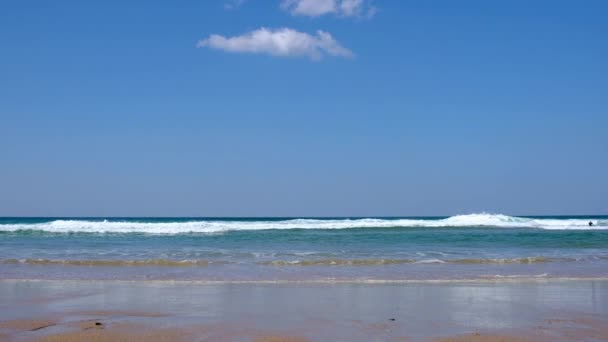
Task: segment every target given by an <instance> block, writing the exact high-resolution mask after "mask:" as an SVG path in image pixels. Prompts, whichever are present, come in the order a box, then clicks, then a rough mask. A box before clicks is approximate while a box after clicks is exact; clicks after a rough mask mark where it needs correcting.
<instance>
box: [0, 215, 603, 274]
mask: <svg viewBox="0 0 608 342" xmlns="http://www.w3.org/2000/svg"><path fill="white" fill-rule="evenodd" d="M589 222H591V223H592V225H591V226H590V225H589ZM531 278H533V279H545V278H593V279H596V278H608V216H551V217H548V216H543V217H513V216H506V215H495V214H470V215H459V216H452V217H399V218H397V217H391V218H386V217H384V218H0V279H61V280H70V279H73V280H164V281H166V280H176V281H182V280H183V281H201V282H342V281H343V282H372V283H376V282H410V281H452V280H457V281H463V280H474V281H480V280H481V281H483V280H489V281H494V280H496V279H513V280H517V279H531Z"/></svg>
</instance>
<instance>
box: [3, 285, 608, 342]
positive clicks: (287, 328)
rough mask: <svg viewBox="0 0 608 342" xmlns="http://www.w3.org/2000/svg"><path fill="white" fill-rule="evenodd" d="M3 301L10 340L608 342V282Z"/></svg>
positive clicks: (18, 295)
mask: <svg viewBox="0 0 608 342" xmlns="http://www.w3.org/2000/svg"><path fill="white" fill-rule="evenodd" d="M0 299H1V301H0V303H2V304H0V339H6V340H23V341H29V340H46V341H72V340H75V341H76V340H83V339H87V340H95V341H110V340H134V341H137V340H142V341H143V340H146V341H169V340H170V341H179V340H188V341H191V340H201V341H330V340H331V341H338V340H343V341H347V340H348V341H373V340H378V341H439V340H441V341H488V342H490V341H548V340H552V341H575V340H589V341H593V340H597V341H601V340H604V339H605V338H608V329H606V328H605V327H606V326H608V324H606V323H608V280H606V279H602V280H588V279H587V280H584V279H577V280H572V279H571V280H556V279H542V281H538V280H536V281H530V280H528V281H525V280H524V281H522V280H521V279H518V281H513V280H506V281H504V280H499V281H494V282H484V281H464V282H463V281H453V282H450V283H446V282H440V283H432V282H412V283H398V284H396V283H384V284H378V283H353V282H350V283H202V282H184V281H162V282H159V281H150V282H147V281H121V280H119V281H90V280H84V281H83V280H6V279H3V280H0ZM96 323H99V325H96Z"/></svg>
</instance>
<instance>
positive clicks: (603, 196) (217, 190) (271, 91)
mask: <svg viewBox="0 0 608 342" xmlns="http://www.w3.org/2000/svg"><path fill="white" fill-rule="evenodd" d="M606 18H608V2H606V1H597V0H588V1H584V2H575V1H559V0H558V1H545V0H542V1H541V0H539V1H523V0H513V1H486V0H465V1H449V0H443V1H441V0H437V1H397V0H374V1H373V2H370V1H365V0H244V1H243V0H240V1H239V0H231V1H223V0H197V1H193V0H192V1H191V0H184V1H178V2H173V1H96V2H91V1H75V0H74V1H68V0H62V1H29V0H5V1H2V2H0V41H1V45H0V90H1V91H0V216H184V215H186V216H382V215H394V216H405V215H452V214H460V213H472V212H481V211H485V212H494V213H504V214H520V215H525V214H608V201H607V199H608V176H607V175H608V39H607V38H608V20H606Z"/></svg>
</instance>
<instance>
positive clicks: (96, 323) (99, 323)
mask: <svg viewBox="0 0 608 342" xmlns="http://www.w3.org/2000/svg"><path fill="white" fill-rule="evenodd" d="M95 325H97V326H99V325H103V324H101V322H95Z"/></svg>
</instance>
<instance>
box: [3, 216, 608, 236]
mask: <svg viewBox="0 0 608 342" xmlns="http://www.w3.org/2000/svg"><path fill="white" fill-rule="evenodd" d="M590 221H591V222H592V223H593V226H589V222H590ZM398 227H402V228H408V227H409V228H415V227H429V228H432V227H454V228H458V227H496V228H538V229H565V230H589V229H608V220H606V219H600V220H598V219H578V218H577V219H553V218H552V219H545V218H540V219H538V218H537V219H535V218H525V217H513V216H506V215H495V214H485V213H483V214H470V215H458V216H452V217H448V218H445V219H380V218H364V219H290V220H278V221H277V220H268V221H265V220H259V221H257V220H256V221H228V220H193V221H188V222H133V221H119V220H103V221H92V220H89V221H87V220H55V221H50V222H44V223H11V224H0V231H4V232H7V231H9V232H14V231H19V230H36V231H46V232H52V233H72V232H84V233H146V234H184V233H221V232H227V231H239V230H265V229H348V228H398Z"/></svg>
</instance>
